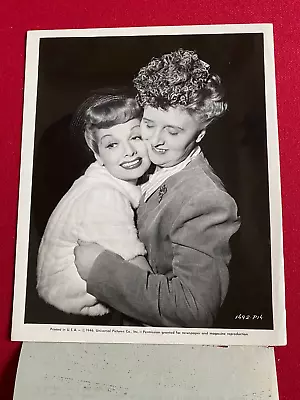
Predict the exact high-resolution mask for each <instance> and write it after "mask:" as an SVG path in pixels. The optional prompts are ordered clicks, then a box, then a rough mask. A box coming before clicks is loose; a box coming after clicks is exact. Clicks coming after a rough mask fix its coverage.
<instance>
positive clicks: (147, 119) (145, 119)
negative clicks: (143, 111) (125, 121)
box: [143, 117, 184, 131]
mask: <svg viewBox="0 0 300 400" xmlns="http://www.w3.org/2000/svg"><path fill="white" fill-rule="evenodd" d="M143 120H144V121H147V122H153V123H154V121H153V120H152V119H149V118H145V117H143ZM165 126H166V127H168V128H177V129H180V130H181V131H184V128H182V127H181V126H179V125H171V124H167V125H165Z"/></svg>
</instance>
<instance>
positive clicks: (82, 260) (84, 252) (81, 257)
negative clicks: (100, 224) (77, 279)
mask: <svg viewBox="0 0 300 400" xmlns="http://www.w3.org/2000/svg"><path fill="white" fill-rule="evenodd" d="M77 243H78V245H77V246H76V247H75V249H74V255H75V265H76V268H77V271H78V273H79V275H80V276H81V278H82V279H84V280H85V281H86V280H87V279H88V276H89V273H90V271H91V269H92V267H93V264H94V262H95V260H96V258H97V257H98V256H99V255H100V254H101V253H102V252H103V251H104V250H105V248H104V247H103V246H101V245H99V244H97V243H89V242H84V241H82V240H78V241H77Z"/></svg>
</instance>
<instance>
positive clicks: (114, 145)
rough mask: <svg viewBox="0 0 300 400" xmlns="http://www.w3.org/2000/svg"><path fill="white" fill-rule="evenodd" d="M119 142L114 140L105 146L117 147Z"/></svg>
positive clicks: (107, 147)
mask: <svg viewBox="0 0 300 400" xmlns="http://www.w3.org/2000/svg"><path fill="white" fill-rule="evenodd" d="M117 146H118V143H117V142H112V143H108V144H107V145H106V146H105V148H106V149H113V148H114V147H117Z"/></svg>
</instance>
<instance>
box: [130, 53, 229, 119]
mask: <svg viewBox="0 0 300 400" xmlns="http://www.w3.org/2000/svg"><path fill="white" fill-rule="evenodd" d="M133 84H134V86H135V88H136V89H137V92H138V95H137V101H138V103H139V104H140V105H141V106H142V107H145V106H151V107H154V108H162V109H164V110H167V109H168V108H169V107H178V106H179V107H181V108H182V109H185V110H186V111H188V112H189V113H190V114H192V115H195V116H196V117H197V118H198V119H199V120H201V121H208V122H211V121H212V120H214V119H215V118H217V117H220V116H221V115H223V113H224V112H225V111H226V109H227V103H226V102H225V100H224V90H223V87H222V84H221V79H220V77H219V76H218V75H216V74H212V73H210V65H209V64H207V63H206V62H204V61H202V60H200V58H199V57H198V54H197V53H196V52H195V51H192V50H184V49H179V50H177V51H174V52H172V53H169V54H164V55H163V56H161V57H160V58H152V60H151V61H150V63H149V64H148V65H147V66H146V67H143V68H141V69H140V71H139V73H138V75H137V76H136V77H135V78H134V80H133Z"/></svg>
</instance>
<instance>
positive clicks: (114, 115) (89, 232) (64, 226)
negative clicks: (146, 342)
mask: <svg viewBox="0 0 300 400" xmlns="http://www.w3.org/2000/svg"><path fill="white" fill-rule="evenodd" d="M86 102H87V101H86ZM86 102H85V104H86ZM88 103H89V107H88V108H87V109H86V110H85V113H84V127H85V129H84V135H85V139H86V143H87V145H88V146H89V148H90V149H91V150H92V151H93V153H94V155H95V159H96V161H95V162H94V163H92V164H91V165H90V166H89V167H88V169H87V170H86V172H85V174H84V175H83V176H82V177H80V178H79V179H78V180H76V181H75V182H74V184H73V186H72V187H71V189H70V190H69V191H68V192H67V194H66V195H65V196H64V197H63V198H62V200H61V201H60V202H59V204H58V205H57V207H56V209H55V210H54V211H53V213H52V215H51V217H50V219H49V221H48V224H47V227H46V229H45V232H44V236H43V238H42V241H41V244H40V249H39V255H38V267H37V290H38V293H39V295H40V296H41V297H42V298H43V299H44V300H45V301H46V302H47V303H49V304H51V305H53V306H55V307H57V308H58V309H60V310H62V311H65V312H67V313H75V314H82V315H90V316H95V315H103V314H105V313H107V312H108V311H109V310H108V308H107V307H106V306H104V305H103V304H101V303H99V301H98V300H97V298H96V297H95V296H94V295H92V294H89V293H87V291H86V282H85V281H84V280H83V279H82V278H81V277H80V275H79V274H78V271H77V269H76V266H75V264H74V248H75V246H76V245H77V244H78V242H80V241H86V242H94V243H99V244H101V245H103V246H105V248H107V249H109V250H111V251H114V252H116V253H118V254H120V255H121V256H122V257H123V259H125V260H130V261H131V262H132V263H135V265H138V267H137V268H145V269H148V268H149V267H148V264H147V262H146V260H145V259H144V257H143V256H144V254H145V247H144V245H143V243H142V242H141V241H140V240H139V239H138V236H137V231H136V227H135V222H134V211H133V209H135V208H136V207H137V206H138V204H139V201H140V197H141V189H140V187H138V186H136V182H137V179H138V178H139V177H141V176H142V175H143V174H144V173H145V172H146V171H147V170H148V168H149V166H150V160H149V157H148V152H147V148H146V145H145V143H144V142H143V141H142V139H141V133H140V119H141V113H142V109H141V108H140V106H139V105H138V104H137V102H136V100H135V99H134V98H132V96H130V95H128V94H126V93H117V94H116V92H115V91H111V93H110V92H107V93H104V92H103V93H102V94H95V95H94V96H92V97H91V98H89V99H88ZM81 108H82V107H80V108H79V110H80V109H81ZM78 112H79V111H78Z"/></svg>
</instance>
